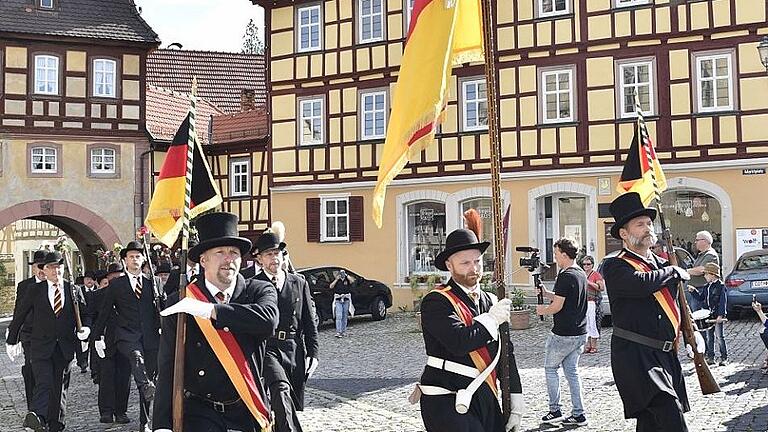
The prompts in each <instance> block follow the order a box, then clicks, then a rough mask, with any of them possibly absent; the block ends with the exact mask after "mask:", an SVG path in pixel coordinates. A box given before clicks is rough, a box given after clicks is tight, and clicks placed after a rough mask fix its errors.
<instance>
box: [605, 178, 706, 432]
mask: <svg viewBox="0 0 768 432" xmlns="http://www.w3.org/2000/svg"><path fill="white" fill-rule="evenodd" d="M610 211H611V214H612V215H613V217H614V219H615V220H616V222H615V223H614V224H613V227H611V236H613V237H614V238H616V239H619V240H622V241H623V243H624V249H622V250H621V252H620V253H619V254H618V255H617V256H616V257H613V258H607V259H606V260H605V262H604V264H603V276H604V277H605V284H606V286H607V288H608V298H609V299H610V302H611V312H612V318H613V337H612V339H611V368H612V370H613V377H614V380H615V382H616V388H617V389H618V391H619V395H620V396H621V400H622V402H623V404H624V417H625V418H636V419H637V429H636V430H637V431H638V432H645V431H654V432H673V431H674V432H687V431H688V427H687V426H686V424H685V417H684V416H683V413H684V412H687V411H689V410H690V407H689V405H688V395H687V393H686V389H685V382H684V380H683V374H682V371H681V368H680V360H679V359H678V358H677V352H676V350H675V349H674V348H675V343H674V341H675V338H676V337H677V334H678V330H679V328H680V312H679V309H678V306H677V302H676V300H675V299H676V298H677V295H678V293H677V290H678V286H679V282H680V281H681V280H688V279H690V276H689V275H688V272H686V271H685V270H683V269H682V268H680V267H677V266H670V265H669V263H668V262H667V261H665V260H664V259H662V258H660V257H658V256H656V255H655V254H653V253H652V252H651V251H650V248H651V246H653V245H654V244H656V240H657V237H656V234H655V233H654V227H653V221H654V219H656V213H657V212H656V209H653V208H646V207H645V206H644V205H643V202H642V200H641V199H640V195H639V194H637V193H635V192H631V193H627V194H624V195H621V196H619V197H618V198H616V199H615V200H613V202H612V203H611V206H610ZM696 340H697V347H696V349H697V350H698V351H699V352H702V353H703V352H704V339H703V338H702V337H701V335H699V334H698V333H696Z"/></svg>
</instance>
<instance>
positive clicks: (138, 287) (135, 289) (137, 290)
mask: <svg viewBox="0 0 768 432" xmlns="http://www.w3.org/2000/svg"><path fill="white" fill-rule="evenodd" d="M133 293H134V294H136V298H138V299H140V298H141V279H138V278H137V279H136V286H135V287H133Z"/></svg>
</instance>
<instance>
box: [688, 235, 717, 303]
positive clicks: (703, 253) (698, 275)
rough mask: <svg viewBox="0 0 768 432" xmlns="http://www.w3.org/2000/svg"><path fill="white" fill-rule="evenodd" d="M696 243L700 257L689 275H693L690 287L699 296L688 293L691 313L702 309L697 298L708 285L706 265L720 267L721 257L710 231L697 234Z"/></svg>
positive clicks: (689, 291) (697, 257) (689, 282)
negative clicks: (714, 246) (712, 264)
mask: <svg viewBox="0 0 768 432" xmlns="http://www.w3.org/2000/svg"><path fill="white" fill-rule="evenodd" d="M694 243H695V244H694V247H695V248H696V251H698V255H696V260H695V261H694V262H693V267H692V268H690V269H688V274H690V275H691V280H690V281H688V286H689V287H693V288H694V289H695V290H696V292H698V293H699V294H698V296H694V295H692V294H693V292H692V291H691V290H688V292H687V293H686V300H688V306H690V307H691V311H696V310H699V309H701V305H700V304H699V301H698V300H697V297H699V296H701V289H700V288H703V287H704V286H706V285H707V280H706V279H704V265H705V264H707V263H715V264H717V265H718V266H719V265H720V257H719V256H718V255H717V251H715V250H714V249H713V248H712V234H710V233H709V231H699V232H697V233H696V238H695V240H694ZM689 249H690V248H689Z"/></svg>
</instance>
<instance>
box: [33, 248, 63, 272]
mask: <svg viewBox="0 0 768 432" xmlns="http://www.w3.org/2000/svg"><path fill="white" fill-rule="evenodd" d="M53 263H56V264H64V257H63V256H61V252H59V251H53V252H48V253H47V254H45V258H44V259H43V261H42V262H39V263H37V267H38V268H43V267H45V265H46V264H53Z"/></svg>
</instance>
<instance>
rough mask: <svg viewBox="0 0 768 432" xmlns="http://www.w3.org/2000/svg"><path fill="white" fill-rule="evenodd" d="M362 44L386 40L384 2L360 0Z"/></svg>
mask: <svg viewBox="0 0 768 432" xmlns="http://www.w3.org/2000/svg"><path fill="white" fill-rule="evenodd" d="M358 7H359V20H358V26H359V28H360V33H359V38H360V43H368V42H378V41H380V40H383V39H384V0H359V3H358Z"/></svg>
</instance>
